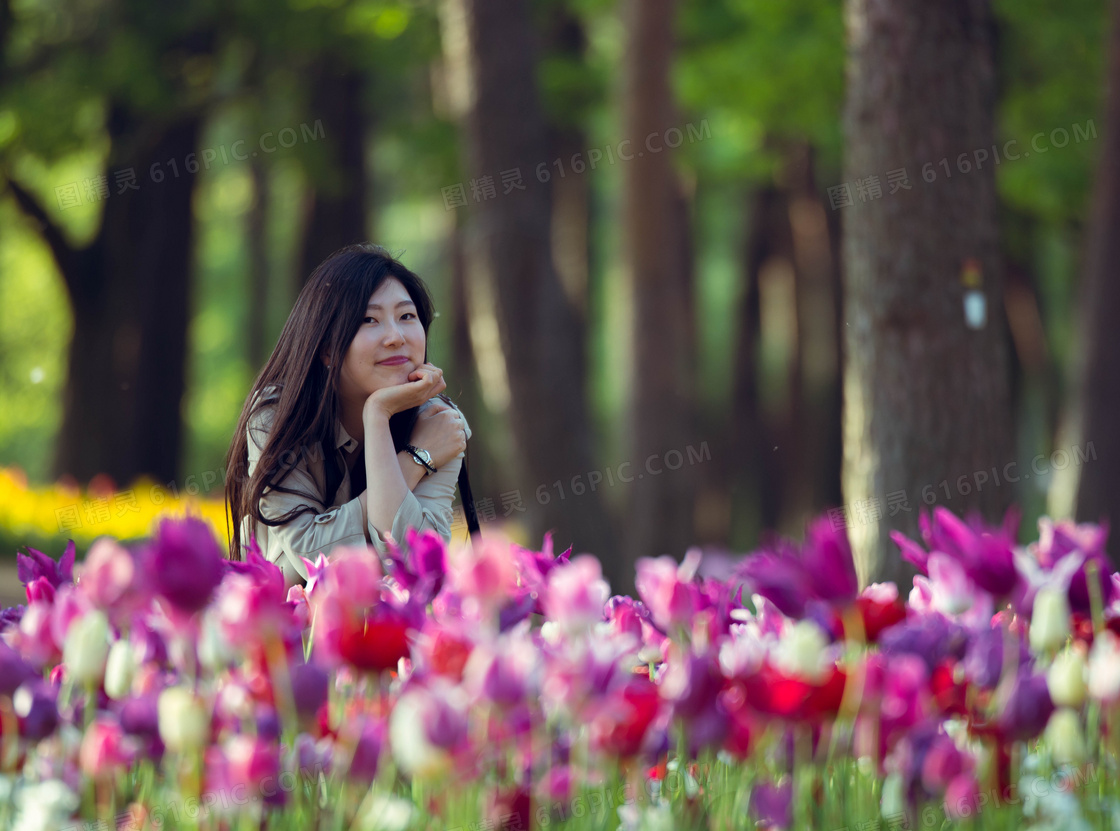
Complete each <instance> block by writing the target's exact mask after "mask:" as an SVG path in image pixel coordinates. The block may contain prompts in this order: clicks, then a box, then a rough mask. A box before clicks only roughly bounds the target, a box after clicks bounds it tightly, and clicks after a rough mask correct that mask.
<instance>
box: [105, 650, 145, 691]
mask: <svg viewBox="0 0 1120 831" xmlns="http://www.w3.org/2000/svg"><path fill="white" fill-rule="evenodd" d="M136 669H137V667H136V656H135V653H134V651H133V649H132V644H131V643H130V642H129V641H127V640H118V641H114V642H113V645H112V646H111V647H109V657H108V659H107V660H106V662H105V694H106V695H108V696H109V698H112V699H115V700H120V699H122V698H125V697H126V696H127V695H128V694H129V691H130V690H131V689H132V680H133V678H135V677H136Z"/></svg>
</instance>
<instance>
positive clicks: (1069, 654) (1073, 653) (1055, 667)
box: [1046, 648, 1086, 710]
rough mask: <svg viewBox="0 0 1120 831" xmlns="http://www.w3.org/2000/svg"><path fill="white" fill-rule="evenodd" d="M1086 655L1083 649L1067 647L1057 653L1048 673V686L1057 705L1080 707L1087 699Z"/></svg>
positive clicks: (1051, 697) (1052, 699) (1051, 698)
mask: <svg viewBox="0 0 1120 831" xmlns="http://www.w3.org/2000/svg"><path fill="white" fill-rule="evenodd" d="M1085 674H1086V668H1085V656H1084V654H1082V652H1081V650H1079V649H1073V648H1066V649H1063V650H1062V651H1061V652H1059V653H1058V654H1057V656H1056V657H1055V658H1054V663H1052V664H1051V665H1050V670H1049V672H1047V673H1046V687H1047V689H1049V691H1050V700H1051V701H1053V702H1054V706H1055V707H1072V708H1073V709H1075V710H1076V709H1078V708H1079V707H1081V705H1082V703H1083V702H1084V701H1085V693H1086V686H1085Z"/></svg>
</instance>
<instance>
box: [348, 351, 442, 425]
mask: <svg viewBox="0 0 1120 831" xmlns="http://www.w3.org/2000/svg"><path fill="white" fill-rule="evenodd" d="M445 389H447V384H446V382H444V380H443V370H442V369H440V368H439V367H438V366H436V365H435V364H430V363H429V364H422V365H420V366H418V367H417V368H416V369H414V370H413V371H412V372H410V373H408V383H406V384H394V385H393V386H391V387H383V388H381V389H379V390H377V392H375V393H373V394H372V395H371V396H370V397H369V398H367V399H366V403H365V405H364V406H363V407H362V418H363V419H365V418H368V417H369V415H370V414H381V415H384V416H385V418H389V417H391V416H393V415H396V414H397V413H399V412H403V411H404V410H407V409H410V408H411V407H419V406H420V405H421V404H423V403H424V402H425V401H427V400H428V399H430V398H432V397H434V396H436V395H439V393H441V392H443V391H444V390H445Z"/></svg>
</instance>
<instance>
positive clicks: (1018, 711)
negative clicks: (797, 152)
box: [999, 667, 1054, 741]
mask: <svg viewBox="0 0 1120 831" xmlns="http://www.w3.org/2000/svg"><path fill="white" fill-rule="evenodd" d="M1052 712H1054V703H1053V702H1052V701H1051V700H1050V692H1049V690H1048V689H1047V686H1046V677H1045V676H1044V675H1035V674H1034V672H1033V671H1032V670H1031V668H1030V667H1020V668H1019V674H1018V676H1017V677H1016V678H1015V682H1014V685H1013V686H1012V688H1011V694H1010V696H1008V699H1007V703H1006V704H1005V705H1004V708H1003V712H1002V713H1001V714H1000V716H999V726H1000V728H1001V729H1002V731H1003V734H1004V736H1005V737H1006V738H1008V739H1011V740H1019V741H1027V740H1029V739H1033V738H1034V737H1035V736H1037V735H1038V734H1039V733H1041V732H1042V729H1043V728H1044V727H1045V726H1046V722H1047V720H1049V718H1050V714H1051V713H1052Z"/></svg>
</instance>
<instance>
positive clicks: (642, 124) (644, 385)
mask: <svg viewBox="0 0 1120 831" xmlns="http://www.w3.org/2000/svg"><path fill="white" fill-rule="evenodd" d="M675 12H676V3H675V2H674V0H626V2H625V3H624V6H623V15H624V20H625V24H626V25H625V28H626V31H627V33H628V43H627V49H626V56H625V58H624V70H625V78H626V79H625V87H624V91H623V133H624V136H625V137H626V138H628V139H629V140H630V142H631V146H632V147H633V148H634V151H635V154H636V157H635V158H634V159H632V160H630V161H627V162H626V164H625V165H624V168H623V211H624V231H625V233H624V238H625V249H624V250H625V252H626V255H625V258H626V271H627V279H628V281H629V288H630V302H631V306H632V309H633V318H632V319H633V324H632V336H633V340H632V342H633V359H632V369H631V371H630V375H631V377H632V378H633V396H632V399H631V402H630V414H629V428H630V454H629V457H630V460H631V464H632V466H633V468H634V471H635V481H634V482H632V483H631V484H630V485H629V488H630V499H629V511H628V516H627V525H628V531H627V534H626V543H627V551H628V555H629V560H630V562H631V563H633V562H634V561H635V560H636V559H637V558H638V557H650V556H659V555H662V554H671V555H673V556H676V557H679V556H681V555H683V554H684V552H685V550H686V548H687V547H688V546H689V545H691V544H692V543H693V542H695V540H694V538H693V511H694V507H695V506H694V493H695V488H694V480H695V477H696V469H695V468H694V467H693V466H691V465H687V464H686V465H681V466H680V467H679V468H677V469H666V466H665V465H664V464H663V462H667V461H668V460H669V458H672V457H667V454H671V453H681V454H685V453H686V452H687V448H688V446H689V445H690V444H692V443H694V442H695V444H696V445H699V441H696V440H697V439H698V436H697V435H696V432H695V430H694V422H693V405H694V401H695V388H696V382H695V377H696V348H695V339H694V338H693V329H694V326H693V300H692V279H691V277H692V275H691V261H690V257H689V252H688V244H689V241H688V217H687V210H686V208H685V204H684V198H683V195H682V193H681V188H680V183H679V182H678V179H677V176H676V172H675V170H674V168H673V158H672V154H671V153H670V152H669V151H668V149H665V148H662V150H661V151H660V152H650V148H651V147H653V146H660V142H659V141H658V139H659V138H660V137H662V136H664V135H665V132H666V130H667V129H668V128H670V127H673V126H676V120H675V114H674V108H673V104H672V90H671V87H670V78H669V72H670V68H671V65H672V59H673V48H674V47H673V41H674V37H673V30H674V25H673V24H674V18H675ZM649 137H653V138H654V139H655V141H654V143H653V144H652V145H648V146H647V138H649ZM651 459H652V460H653V462H652V466H650V465H647V460H651Z"/></svg>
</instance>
